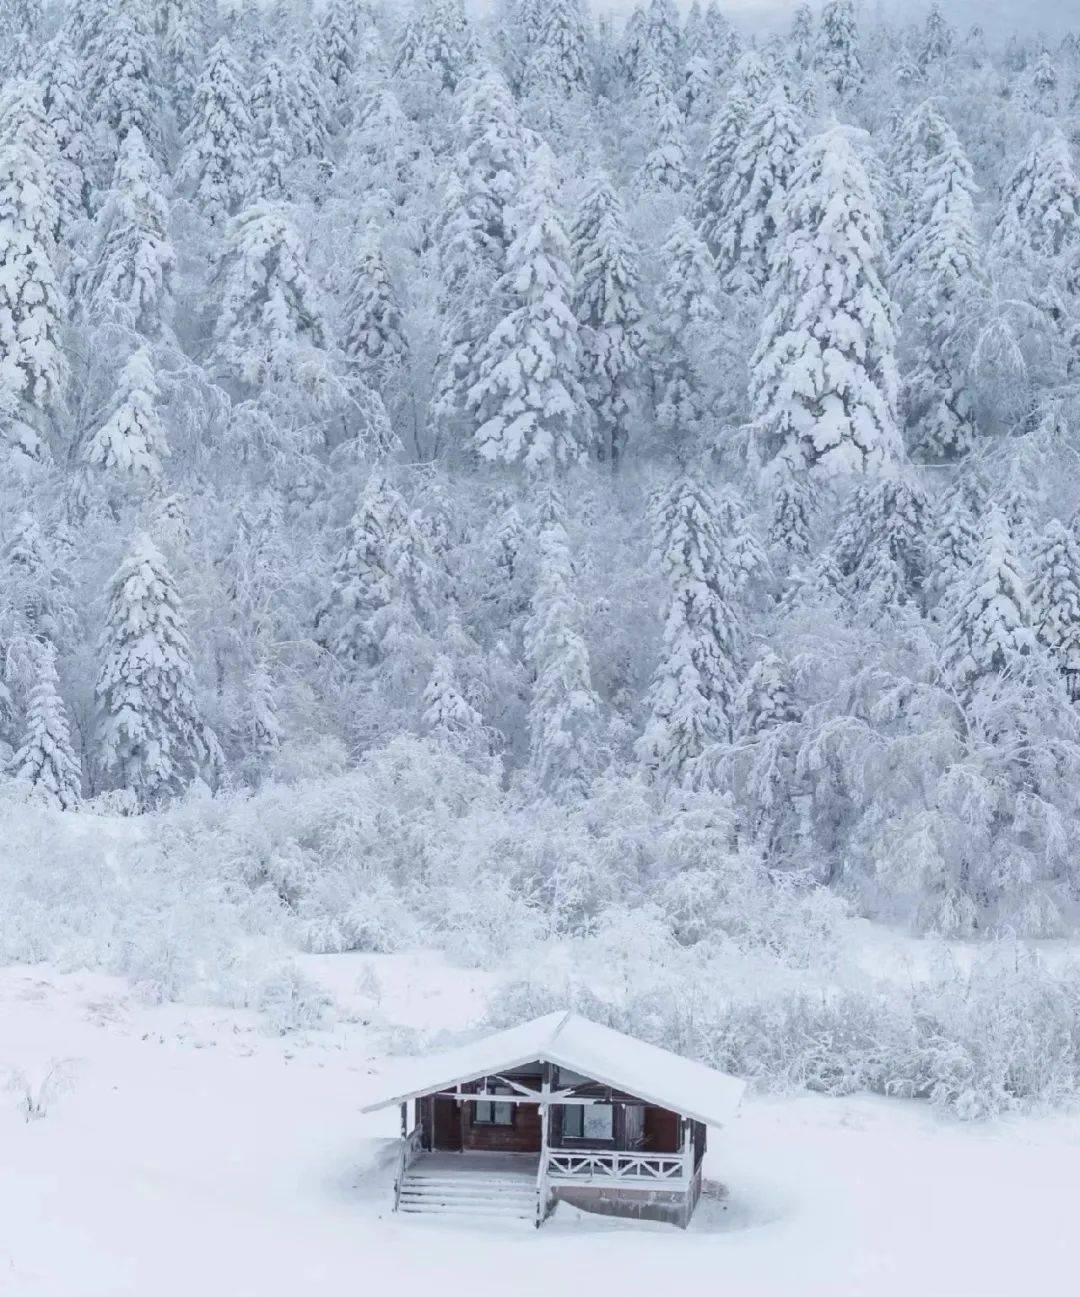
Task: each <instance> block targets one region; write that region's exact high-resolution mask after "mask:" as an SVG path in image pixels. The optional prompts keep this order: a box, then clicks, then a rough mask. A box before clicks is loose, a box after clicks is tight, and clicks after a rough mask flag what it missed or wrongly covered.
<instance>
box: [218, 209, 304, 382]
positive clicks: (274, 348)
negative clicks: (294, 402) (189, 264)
mask: <svg viewBox="0 0 1080 1297" xmlns="http://www.w3.org/2000/svg"><path fill="white" fill-rule="evenodd" d="M325 340H326V332H325V326H324V323H323V317H322V308H321V304H320V302H319V299H318V294H317V292H316V288H315V285H314V283H313V282H312V280H311V276H310V275H309V273H308V269H307V254H306V250H305V248H304V244H303V242H302V240H301V238H300V236H299V234H298V233H297V231H296V229H295V227H294V226H293V224H292V222H291V220H290V219H289V215H288V213H287V212H286V211H285V209H284V208H282V207H276V206H273V205H272V204H269V203H255V204H253V205H252V206H251V207H248V208H246V209H245V210H244V211H242V212H241V213H240V215H239V216H237V217H236V218H235V219H234V220H233V221H232V223H231V225H230V227H229V231H228V234H227V237H226V244H225V255H224V258H223V262H222V268H221V311H220V314H219V315H218V319H217V324H216V325H215V328H214V357H215V361H216V364H217V366H218V368H219V369H220V371H221V372H223V373H225V374H227V375H229V376H230V377H232V378H233V379H234V380H235V381H237V382H238V383H240V384H241V385H243V386H245V387H247V388H251V389H255V388H258V387H260V386H261V385H263V384H265V383H287V384H296V385H298V386H299V387H300V388H301V389H303V390H307V391H311V392H313V393H315V394H318V393H319V391H320V390H321V388H322V385H323V383H324V381H325V379H326V369H325V363H324V362H325V355H324V352H323V348H324V346H325Z"/></svg>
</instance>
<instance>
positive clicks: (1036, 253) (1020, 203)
mask: <svg viewBox="0 0 1080 1297" xmlns="http://www.w3.org/2000/svg"><path fill="white" fill-rule="evenodd" d="M1077 243H1080V179H1078V178H1077V175H1076V171H1075V169H1074V167H1073V162H1072V156H1071V152H1070V149H1069V142H1068V140H1066V138H1065V136H1064V135H1063V134H1062V132H1061V131H1060V130H1053V131H1051V132H1050V133H1049V134H1048V135H1046V136H1043V137H1041V138H1036V139H1035V140H1034V141H1033V142H1032V145H1031V148H1030V149H1029V150H1028V153H1027V155H1026V156H1025V158H1024V159H1023V161H1022V162H1021V163H1020V165H1019V166H1018V167H1017V168H1016V170H1015V171H1014V172H1013V174H1012V176H1011V177H1010V179H1009V181H1008V183H1007V184H1006V186H1005V193H1004V195H1003V198H1002V204H1001V214H1000V216H999V218H998V223H997V226H996V228H995V230H994V248H995V251H996V252H997V253H998V255H999V257H1001V259H1002V260H1003V261H1008V260H1009V259H1010V258H1018V259H1019V260H1020V261H1021V263H1026V264H1031V263H1033V262H1038V261H1039V260H1040V259H1042V258H1046V257H1056V256H1058V255H1060V254H1061V253H1062V252H1064V251H1066V250H1067V249H1069V248H1071V247H1075V246H1076V245H1077Z"/></svg>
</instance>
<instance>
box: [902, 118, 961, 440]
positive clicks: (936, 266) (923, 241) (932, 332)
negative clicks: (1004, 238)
mask: <svg viewBox="0 0 1080 1297" xmlns="http://www.w3.org/2000/svg"><path fill="white" fill-rule="evenodd" d="M936 134H937V136H938V138H939V139H940V141H941V148H940V151H939V153H938V155H937V157H936V159H935V160H934V161H933V162H932V163H930V164H928V166H927V168H926V170H925V172H924V175H925V188H924V190H923V193H922V195H921V197H920V199H919V202H918V203H917V205H916V206H915V208H914V210H913V213H912V229H911V233H910V234H909V236H908V238H907V239H906V241H905V242H904V244H903V245H902V246H901V248H900V249H899V250H898V252H897V254H896V257H895V259H894V267H893V283H894V285H895V286H896V288H897V291H898V292H899V293H900V294H901V295H906V296H907V298H908V301H909V304H910V305H909V314H910V315H911V316H912V317H913V318H914V320H915V321H916V323H917V328H918V340H917V344H916V347H915V351H914V356H913V362H912V365H911V368H910V371H909V373H908V375H907V379H906V384H905V406H906V409H907V415H908V420H909V423H910V424H911V425H912V427H913V429H914V442H915V445H916V446H917V448H918V450H919V451H920V452H921V453H922V454H923V455H925V456H927V457H928V458H931V459H951V458H957V457H959V456H961V455H963V454H966V453H967V451H969V450H970V449H971V448H972V446H973V445H974V441H975V423H974V416H973V413H972V406H971V399H970V397H969V395H968V392H967V390H966V387H965V384H964V380H963V368H964V363H963V356H962V354H961V351H960V342H961V330H962V327H963V325H964V323H965V321H964V318H963V304H964V302H965V300H970V297H971V294H972V290H973V288H974V286H975V285H976V284H977V283H978V281H979V277H980V274H981V256H980V249H979V246H978V243H977V241H976V234H975V225H976V221H975V201H974V197H975V181H974V177H973V174H972V168H971V164H970V162H969V161H968V159H967V157H966V156H965V154H964V152H963V149H962V148H961V146H960V141H959V140H958V139H957V138H956V134H955V132H954V131H953V130H952V129H951V128H950V127H949V126H948V124H947V123H945V122H944V121H942V122H941V123H940V124H939V125H938V127H937V130H936Z"/></svg>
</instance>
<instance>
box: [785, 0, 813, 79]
mask: <svg viewBox="0 0 1080 1297" xmlns="http://www.w3.org/2000/svg"><path fill="white" fill-rule="evenodd" d="M788 43H789V45H790V47H791V57H792V60H793V61H794V62H795V64H796V65H797V66H798V67H800V68H803V69H806V68H809V67H810V66H811V64H812V63H813V61H814V11H813V10H812V9H811V8H810V6H809V5H808V4H800V5H797V6H796V9H795V12H794V14H793V15H792V18H791V33H790V35H789V37H788Z"/></svg>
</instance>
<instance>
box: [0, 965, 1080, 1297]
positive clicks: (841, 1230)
mask: <svg viewBox="0 0 1080 1297" xmlns="http://www.w3.org/2000/svg"><path fill="white" fill-rule="evenodd" d="M372 965H374V966H375V968H376V970H377V975H378V978H379V982H380V984H381V986H382V988H383V993H382V995H381V997H380V998H379V1002H378V1006H377V1009H372V1007H371V1005H372V995H371V985H372V983H371V977H370V974H369V973H368V972H367V971H366V970H367V969H368V968H369V967H370V966H372ZM309 971H311V972H312V973H314V974H315V975H317V976H319V977H320V978H321V980H323V982H324V983H325V984H327V985H328V986H330V987H331V989H332V990H333V993H334V995H335V999H336V1000H337V1001H338V1002H339V1004H341V1005H342V1006H343V1012H342V1013H341V1015H340V1016H341V1021H339V1022H338V1024H337V1025H336V1026H334V1027H333V1028H332V1029H330V1030H327V1031H324V1032H312V1033H310V1034H306V1035H302V1036H297V1035H290V1036H287V1037H272V1036H269V1035H267V1034H266V1031H265V1028H264V1027H263V1026H261V1024H260V1023H259V1021H258V1020H257V1019H256V1018H255V1017H254V1016H252V1015H246V1014H242V1013H228V1012H223V1011H220V1010H208V1009H197V1010H196V1009H190V1008H185V1007H178V1006H165V1007H148V1006H145V1005H142V1004H140V1003H139V1002H138V1001H136V1000H133V999H132V998H131V997H130V995H129V993H128V992H127V991H126V989H125V988H124V986H123V985H122V984H121V983H118V982H115V981H113V980H111V979H108V978H104V977H99V976H92V975H89V974H68V975H60V974H58V973H55V972H53V971H50V970H48V969H40V968H34V969H27V968H11V969H6V970H0V1068H3V1067H4V1066H6V1067H7V1068H9V1069H17V1070H18V1071H20V1072H21V1073H23V1074H25V1076H26V1077H27V1078H28V1080H29V1081H30V1083H31V1089H32V1091H34V1092H35V1094H36V1092H37V1090H38V1089H39V1087H40V1084H41V1081H42V1078H43V1077H44V1076H45V1075H46V1074H47V1072H48V1071H49V1069H50V1067H51V1065H52V1064H53V1062H54V1061H57V1060H66V1059H73V1060H76V1061H75V1063H74V1064H73V1065H72V1067H71V1068H69V1069H68V1070H70V1071H73V1073H74V1078H73V1082H72V1085H71V1088H70V1089H69V1090H68V1091H67V1092H61V1093H59V1094H58V1095H56V1096H55V1097H54V1098H53V1099H52V1101H51V1103H50V1104H49V1105H48V1111H47V1113H46V1115H45V1116H43V1117H42V1118H41V1119H39V1120H33V1121H29V1122H28V1121H27V1120H26V1119H25V1117H24V1115H23V1113H22V1111H21V1110H20V1105H21V1102H22V1099H23V1090H21V1089H18V1088H17V1089H15V1090H12V1091H10V1092H8V1093H0V1293H2V1294H4V1297H8V1295H9V1294H10V1295H11V1297H105V1295H106V1294H107V1295H108V1297H127V1295H128V1294H131V1295H132V1297H135V1295H136V1294H137V1295H138V1297H149V1295H150V1294H153V1297H192V1295H193V1294H196V1293H201V1294H207V1297H217V1295H218V1294H221V1297H226V1295H227V1297H285V1295H286V1294H288V1295H289V1297H295V1294H298V1293H301V1292H304V1293H307V1292H311V1293H321V1292H326V1293H339V1292H340V1293H346V1292H353V1293H358V1294H359V1293H365V1292H371V1291H381V1290H382V1287H383V1285H385V1286H386V1287H387V1288H392V1290H393V1292H394V1293H395V1295H397V1297H411V1294H420V1293H423V1294H430V1293H435V1292H444V1293H450V1294H458V1293H461V1294H469V1295H470V1297H483V1295H484V1294H488V1293H496V1292H501V1293H504V1292H505V1291H506V1286H507V1284H511V1285H512V1291H514V1292H515V1293H516V1294H523V1293H528V1294H531V1293H537V1294H539V1293H544V1294H552V1293H560V1292H568V1291H571V1290H572V1288H573V1287H574V1286H576V1285H578V1284H579V1282H580V1280H581V1277H582V1273H583V1272H585V1273H586V1274H587V1275H588V1276H589V1280H590V1284H591V1287H592V1290H593V1291H597V1292H602V1293H611V1294H616V1293H619V1294H623V1293H629V1294H637V1293H651V1294H656V1293H659V1294H667V1293H670V1292H679V1291H684V1292H693V1291H704V1292H725V1293H732V1294H737V1295H738V1297H756V1295H758V1294H761V1295H763V1297H764V1295H767V1297H795V1295H796V1294H798V1297H811V1295H813V1294H822V1295H824V1294H829V1297H842V1295H844V1294H860V1297H891V1294H894V1293H895V1294H898V1295H899V1294H903V1297H911V1294H913V1293H919V1294H921V1295H922V1297H960V1295H961V1294H962V1295H964V1297H968V1295H970V1297H991V1295H995V1294H1001V1295H1003V1297H1004V1295H1008V1297H1028V1295H1029V1294H1030V1295H1034V1294H1040V1295H1041V1294H1043V1293H1047V1294H1051V1293H1061V1292H1066V1291H1070V1290H1071V1289H1072V1287H1073V1286H1074V1285H1075V1234H1076V1203H1077V1198H1076V1188H1077V1185H1078V1184H1080V1118H1075V1117H1072V1118H1066V1117H1061V1118H1056V1119H1049V1118H1047V1119H1044V1120H1038V1121H1036V1120H1031V1119H1028V1120H1025V1121H1023V1122H1019V1121H1018V1122H1015V1123H1007V1124H1006V1123H1001V1124H996V1125H993V1126H972V1127H965V1126H961V1125H958V1124H954V1123H952V1122H950V1121H947V1120H945V1119H942V1118H939V1117H936V1116H935V1115H934V1114H933V1113H931V1112H930V1111H929V1110H928V1109H926V1108H925V1107H920V1106H918V1105H915V1104H904V1103H898V1102H887V1101H883V1100H877V1099H870V1098H859V1099H851V1100H827V1099H821V1098H813V1097H807V1098H803V1099H798V1100H788V1101H782V1102H780V1101H761V1100H758V1101H753V1102H750V1103H748V1104H746V1105H745V1107H744V1109H743V1112H742V1114H741V1116H740V1117H739V1119H738V1120H737V1121H736V1122H735V1123H734V1124H733V1125H732V1126H731V1128H730V1129H728V1130H726V1131H724V1132H719V1133H715V1132H714V1133H713V1135H712V1140H711V1143H712V1147H711V1150H710V1154H709V1158H708V1162H707V1166H706V1171H707V1174H708V1175H709V1176H711V1177H712V1178H713V1179H714V1180H716V1181H723V1182H724V1183H725V1184H726V1185H727V1187H728V1190H729V1194H730V1197H729V1199H728V1202H727V1204H726V1205H725V1204H723V1203H722V1202H720V1201H719V1200H711V1201H707V1202H705V1203H704V1204H703V1207H702V1209H701V1211H699V1213H698V1216H697V1218H696V1220H695V1222H694V1225H693V1227H692V1228H691V1230H690V1231H689V1233H687V1234H682V1233H680V1232H679V1231H677V1230H674V1229H671V1228H669V1227H666V1226H660V1225H645V1226H643V1225H640V1224H632V1223H630V1222H621V1221H609V1220H603V1219H600V1218H596V1217H588V1216H584V1215H580V1214H577V1213H573V1212H571V1211H569V1210H568V1209H567V1208H566V1207H561V1208H560V1209H559V1212H558V1214H557V1215H556V1216H555V1218H554V1219H553V1220H552V1221H551V1222H550V1223H549V1225H548V1226H547V1227H545V1229H543V1230H542V1231H539V1232H537V1231H535V1230H533V1229H532V1228H531V1227H530V1226H526V1225H520V1226H519V1225H517V1224H511V1223H505V1222H497V1223H495V1224H493V1225H483V1226H469V1227H466V1226H464V1225H462V1223H461V1222H460V1221H453V1222H450V1223H444V1222H442V1221H416V1220H410V1219H407V1218H401V1217H395V1216H394V1215H393V1214H392V1213H391V1212H390V1210H389V1204H390V1183H391V1179H392V1170H391V1163H390V1159H391V1157H392V1153H393V1142H392V1136H393V1135H394V1133H395V1130H394V1123H395V1119H396V1117H395V1115H394V1114H380V1115H379V1116H378V1117H375V1118H364V1117H361V1116H360V1114H359V1107H360V1105H361V1103H362V1102H363V1100H364V1099H365V1096H367V1095H368V1094H371V1093H374V1092H375V1090H376V1089H377V1086H378V1068H379V1066H380V1058H381V1055H382V1051H384V1050H385V1049H386V1048H387V1044H388V1042H391V1043H392V1047H394V1048H411V1047H414V1046H415V1045H416V1043H417V1042H418V1040H420V1039H422V1033H424V1032H428V1031H431V1030H433V1029H434V1028H435V1027H436V1026H437V1025H440V1024H447V1025H449V1026H451V1027H458V1028H460V1027H465V1026H467V1025H468V1023H469V1021H470V1020H471V1019H473V1018H475V1017H476V1016H477V1015H478V1014H479V1013H480V1012H482V1009H483V1005H484V1001H485V994H486V990H487V989H488V983H487V980H486V979H485V978H484V977H483V976H482V975H479V974H471V973H462V972H460V971H458V970H454V969H450V968H447V967H446V966H445V964H443V963H442V962H441V961H439V960H438V959H436V958H434V957H431V956H414V957H411V958H410V957H407V956H396V957H393V958H384V959H382V960H372V959H359V958H353V957H345V958H339V959H325V960H319V961H312V964H311V967H310V968H309ZM415 1033H421V1035H419V1036H418V1035H417V1034H415ZM46 1097H47V1096H46Z"/></svg>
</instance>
